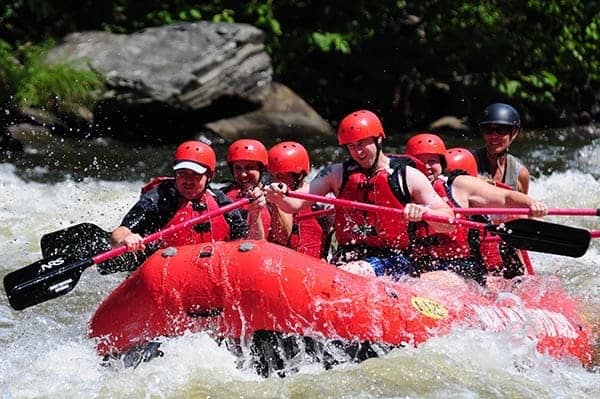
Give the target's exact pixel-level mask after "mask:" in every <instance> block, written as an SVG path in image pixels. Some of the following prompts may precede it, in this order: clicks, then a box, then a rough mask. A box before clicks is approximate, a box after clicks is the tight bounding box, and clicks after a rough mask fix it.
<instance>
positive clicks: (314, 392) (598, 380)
mask: <svg viewBox="0 0 600 399" xmlns="http://www.w3.org/2000/svg"><path fill="white" fill-rule="evenodd" d="M535 151H538V150H532V153H531V154H529V155H530V156H531V158H537V157H539V156H540V155H539V154H537V153H534V152H535ZM598 157H600V142H598V141H595V142H593V143H591V144H589V145H586V146H584V147H583V148H581V149H579V150H578V151H576V152H575V153H572V155H569V159H567V160H565V161H566V164H567V165H568V168H567V169H566V170H563V171H554V172H552V171H551V172H548V173H544V172H542V174H541V176H540V177H538V178H537V179H535V180H534V181H533V183H532V187H531V194H532V195H534V196H535V197H537V198H539V199H541V200H543V201H545V202H546V203H547V204H548V205H549V206H550V207H565V208H566V207H571V208H597V207H600V182H599V181H598V175H599V169H598V165H599V163H598V162H597V159H598ZM38 168H39V169H38V170H37V171H36V170H34V169H35V168H32V169H30V170H28V171H26V173H24V172H23V170H22V168H17V167H15V166H14V165H13V164H9V163H3V164H0V220H1V222H2V223H1V224H0V253H1V254H2V262H0V276H3V275H5V274H6V273H8V272H10V271H12V270H15V269H17V268H20V267H23V266H25V265H27V264H30V263H32V262H34V261H36V260H38V259H40V258H41V255H40V249H39V240H40V237H41V236H42V235H43V234H44V233H48V232H51V231H55V230H58V229H61V228H64V227H66V226H69V225H72V224H76V223H80V222H84V221H85V222H92V223H95V224H97V225H98V226H100V227H102V228H103V229H106V230H110V229H111V228H113V227H115V226H116V225H117V224H118V223H119V221H120V218H121V217H122V215H123V214H124V213H125V212H126V210H127V209H128V208H129V206H130V205H131V204H133V202H134V201H135V200H136V198H137V196H138V193H139V187H140V185H141V181H140V180H138V181H130V182H119V181H109V180H107V179H86V178H84V179H83V180H81V179H76V180H77V181H75V180H74V179H73V178H70V177H68V176H67V178H66V179H65V178H63V179H58V180H59V181H55V182H53V183H39V182H36V181H35V179H32V178H31V176H34V175H35V174H36V173H37V174H42V175H43V174H44V173H47V171H48V170H47V168H44V167H38ZM24 178H25V179H26V180H24ZM548 220H550V221H556V222H559V223H564V224H569V225H575V226H580V227H584V228H588V229H600V222H599V221H598V218H594V217H554V218H548ZM598 241H600V239H596V240H595V241H594V242H593V244H592V246H591V247H590V249H589V250H588V252H587V253H586V255H585V256H583V257H581V258H579V259H571V258H565V257H558V256H552V255H545V254H536V253H533V254H531V255H532V260H533V263H534V265H535V267H536V270H537V272H538V273H539V274H556V275H558V276H560V278H561V279H562V281H563V282H564V284H565V286H566V288H567V290H568V291H569V293H570V294H572V295H574V296H576V297H578V298H581V299H582V300H584V301H585V302H586V303H587V304H588V306H590V308H591V309H592V313H593V314H594V315H595V316H596V318H598V317H599V314H600V310H599V308H598V303H599V300H598V298H600V256H599V253H598V252H599V249H600V245H599V244H598ZM124 277H125V275H123V274H115V275H109V276H101V275H99V274H98V273H96V272H95V270H94V269H93V268H90V269H88V270H86V271H85V272H84V273H83V276H82V278H81V281H80V282H79V283H78V284H77V286H76V287H75V289H74V290H73V291H72V292H70V293H69V294H67V295H65V296H62V297H60V298H56V299H54V300H51V301H48V302H45V303H43V304H41V305H38V306H35V307H32V308H29V309H27V310H25V311H21V312H17V311H13V310H11V308H10V307H9V305H8V302H7V300H6V297H5V295H4V293H3V292H2V295H0V398H12V397H14V398H21V397H102V398H104V397H211V398H231V397H245V398H316V397H331V398H404V397H413V398H417V397H418V398H447V397H463V398H478V397H506V398H533V397H535V398H588V397H589V398H592V397H598V396H597V395H598V393H599V392H600V374H598V373H597V372H590V371H587V370H585V369H584V368H582V367H581V366H580V365H579V364H576V363H574V362H565V361H557V360H555V359H552V358H549V357H547V356H544V355H541V354H539V353H538V352H536V351H535V347H534V344H533V343H532V342H529V341H524V340H521V339H519V338H518V337H517V336H514V335H510V334H509V333H501V334H497V333H490V332H482V331H475V330H462V329H461V330H456V331H454V332H453V333H452V334H450V335H449V336H445V337H441V338H436V339H432V340H430V341H429V342H427V343H426V344H424V345H422V346H420V347H419V348H416V349H415V348H404V349H398V350H394V351H392V352H391V353H389V354H388V355H386V356H385V357H383V358H378V359H370V360H368V361H365V362H363V363H361V364H344V365H340V366H336V367H335V368H334V369H333V370H329V371H324V370H323V369H322V368H321V367H320V366H319V365H314V364H306V365H304V367H301V369H300V371H299V373H297V374H295V375H292V376H290V377H287V378H284V379H281V378H278V377H271V378H268V379H263V378H261V377H259V376H257V375H256V373H255V372H254V371H253V370H252V369H239V368H237V366H236V365H237V363H236V358H235V357H234V356H233V355H232V354H231V353H230V352H229V351H228V350H227V349H226V348H224V347H221V346H218V345H217V344H216V343H215V342H214V341H213V340H212V339H210V338H209V337H208V336H207V335H205V334H196V335H186V336H183V337H179V338H173V339H168V340H165V341H164V343H163V346H162V347H161V349H163V351H164V352H165V356H164V357H161V358H157V359H154V360H152V361H151V362H149V363H142V364H141V365H140V367H138V368H137V369H122V368H119V367H112V368H107V367H103V366H102V365H101V362H100V358H99V357H98V356H97V355H96V354H95V351H94V343H93V342H91V341H90V340H88V339H87V338H86V337H85V336H86V328H87V322H88V321H89V319H90V317H91V315H92V314H93V312H94V310H95V309H96V307H97V306H98V304H99V303H100V301H101V300H102V299H103V298H104V297H106V295H107V294H108V293H109V292H110V291H111V290H112V289H113V288H114V287H115V286H116V285H117V284H118V283H119V282H120V281H122V279H123V278H124Z"/></svg>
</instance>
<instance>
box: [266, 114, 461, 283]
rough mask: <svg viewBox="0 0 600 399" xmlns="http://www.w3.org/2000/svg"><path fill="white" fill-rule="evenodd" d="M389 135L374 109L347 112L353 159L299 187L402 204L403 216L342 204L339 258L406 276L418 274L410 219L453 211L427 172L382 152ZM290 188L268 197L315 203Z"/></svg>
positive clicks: (291, 205)
mask: <svg viewBox="0 0 600 399" xmlns="http://www.w3.org/2000/svg"><path fill="white" fill-rule="evenodd" d="M384 137H385V134H384V130H383V126H382V124H381V121H380V120H379V118H378V117H377V116H376V115H375V114H374V113H372V112H370V111H366V110H360V111H356V112H353V113H351V114H349V115H347V116H346V117H345V118H344V119H342V121H341V122H340V125H339V128H338V142H339V144H340V145H341V146H344V147H345V149H346V151H347V152H348V155H349V159H348V160H346V161H345V162H343V163H336V164H332V165H329V166H326V167H325V168H324V169H323V170H321V172H320V173H319V174H318V175H317V176H316V177H315V178H314V179H313V180H312V181H311V182H310V184H309V185H307V186H303V187H300V188H299V189H298V190H297V191H302V192H310V193H311V194H316V195H326V194H329V193H333V194H334V195H335V196H336V197H338V198H342V199H348V200H353V201H360V202H367V203H372V204H379V205H385V206H392V207H396V208H399V209H402V210H403V215H402V216H400V215H398V216H397V215H393V214H390V213H389V212H387V213H385V212H381V213H380V212H365V211H359V210H355V209H349V208H339V209H336V212H335V219H334V231H335V236H336V239H337V241H338V250H337V253H336V254H335V255H334V262H335V263H338V264H340V265H343V266H342V267H344V268H345V269H346V270H349V271H352V272H357V273H361V274H370V275H377V276H382V275H391V276H393V277H400V276H401V275H405V274H413V273H414V270H413V266H412V264H411V260H410V258H409V257H408V253H407V251H408V247H409V237H408V225H409V223H412V222H419V221H421V220H422V216H423V214H424V213H425V212H428V213H431V214H433V215H437V216H443V217H452V210H451V209H450V208H449V207H448V205H446V203H445V202H444V201H443V200H442V199H441V198H440V197H439V196H438V195H437V194H436V193H435V192H434V191H433V188H432V187H431V184H430V183H429V181H428V180H427V178H426V177H425V176H424V175H423V174H422V173H421V172H419V171H418V170H416V169H415V168H413V167H411V166H407V163H406V162H403V161H402V159H401V158H390V157H388V156H387V155H385V154H384V153H383V152H382V144H383V139H384ZM287 189H288V188H287V187H281V186H279V185H278V184H272V185H270V186H269V187H268V188H267V190H266V191H267V198H268V199H269V200H270V201H272V202H274V203H275V204H277V206H278V207H280V208H281V209H283V210H284V211H286V212H290V213H294V212H297V211H299V210H300V209H302V208H304V207H308V206H309V205H311V202H309V201H302V200H299V199H295V198H290V197H286V196H285V193H286V192H287ZM428 224H429V225H431V227H432V229H434V230H435V231H450V230H452V229H454V227H453V226H452V225H449V224H443V223H429V222H428Z"/></svg>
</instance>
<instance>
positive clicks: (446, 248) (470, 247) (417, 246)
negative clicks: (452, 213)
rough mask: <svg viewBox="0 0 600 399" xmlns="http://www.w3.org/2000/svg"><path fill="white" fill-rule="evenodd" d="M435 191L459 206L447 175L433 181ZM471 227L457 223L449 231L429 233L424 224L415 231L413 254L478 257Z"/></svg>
mask: <svg viewBox="0 0 600 399" xmlns="http://www.w3.org/2000/svg"><path fill="white" fill-rule="evenodd" d="M432 185H433V189H434V190H435V192H436V193H437V194H438V195H439V196H440V197H442V199H444V201H446V203H447V204H448V205H449V206H450V207H451V208H457V207H458V204H457V203H456V202H455V201H454V199H453V198H452V196H451V193H450V191H449V190H448V185H447V180H446V179H445V176H440V177H438V178H437V179H435V180H434V181H433V182H432ZM469 232H470V229H469V228H467V227H465V226H462V225H457V226H456V229H455V230H454V231H452V232H449V233H431V234H430V233H429V229H428V226H427V225H425V224H422V225H421V227H420V228H418V229H417V230H416V231H415V237H414V240H413V243H412V245H411V250H410V251H411V256H413V257H415V258H420V257H426V258H431V259H440V260H452V259H471V258H474V257H476V254H477V251H478V248H474V247H475V243H474V242H473V240H472V239H471V238H470V237H471V234H470V233H469Z"/></svg>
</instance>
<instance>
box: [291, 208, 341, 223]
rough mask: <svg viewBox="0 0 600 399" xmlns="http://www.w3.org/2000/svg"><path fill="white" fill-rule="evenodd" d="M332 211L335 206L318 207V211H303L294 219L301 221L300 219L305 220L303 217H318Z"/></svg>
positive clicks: (327, 214)
mask: <svg viewBox="0 0 600 399" xmlns="http://www.w3.org/2000/svg"><path fill="white" fill-rule="evenodd" d="M333 212H335V208H325V209H320V210H318V211H313V212H310V213H304V214H302V215H298V216H297V217H296V221H298V222H299V221H301V220H305V219H312V218H315V219H316V218H318V217H321V216H329V215H331V214H332V213H333Z"/></svg>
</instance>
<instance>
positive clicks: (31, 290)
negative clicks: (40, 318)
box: [4, 255, 94, 310]
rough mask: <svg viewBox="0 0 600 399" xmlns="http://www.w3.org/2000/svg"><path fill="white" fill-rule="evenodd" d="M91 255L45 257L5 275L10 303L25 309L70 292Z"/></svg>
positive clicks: (5, 288) (88, 263)
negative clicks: (82, 256)
mask: <svg viewBox="0 0 600 399" xmlns="http://www.w3.org/2000/svg"><path fill="white" fill-rule="evenodd" d="M93 264H94V261H93V260H92V258H88V259H81V260H78V259H75V260H74V259H69V258H66V257H65V256H63V255H56V256H54V257H49V258H44V259H42V260H39V261H37V262H35V263H32V264H31V265H29V266H25V267H23V268H21V269H19V270H15V271H14V272H10V273H8V274H7V275H6V276H4V290H5V291H6V296H7V297H8V302H9V303H10V306H12V307H13V309H15V310H22V309H25V308H28V307H30V306H33V305H37V304H38V303H42V302H45V301H47V300H50V299H53V298H56V297H59V296H61V295H64V294H66V293H67V292H69V291H71V290H72V289H73V287H75V285H76V284H77V282H78V281H79V277H81V273H82V272H83V270H85V268H87V267H88V266H91V265H93Z"/></svg>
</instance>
